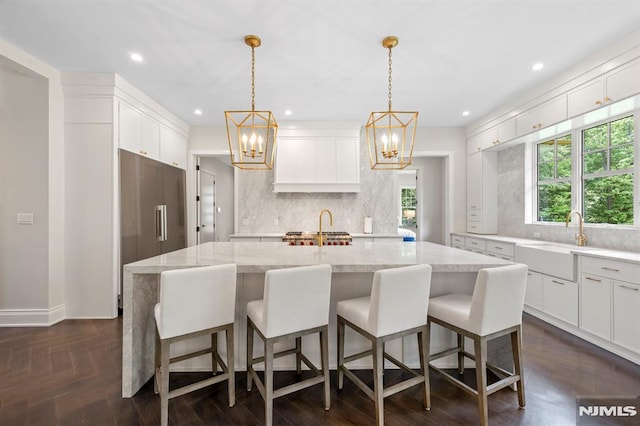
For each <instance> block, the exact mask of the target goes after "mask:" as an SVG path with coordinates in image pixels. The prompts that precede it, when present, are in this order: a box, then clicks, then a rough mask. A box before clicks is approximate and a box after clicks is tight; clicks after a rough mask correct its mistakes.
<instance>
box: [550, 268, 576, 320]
mask: <svg viewBox="0 0 640 426" xmlns="http://www.w3.org/2000/svg"><path fill="white" fill-rule="evenodd" d="M542 284H543V285H542V293H543V306H544V312H546V313H547V314H549V315H552V316H554V317H556V318H559V319H561V320H563V321H565V322H567V323H569V324H571V325H574V326H576V327H577V326H578V284H577V283H575V282H573V281H567V280H562V279H560V278H556V277H552V276H549V275H544V276H543V278H542Z"/></svg>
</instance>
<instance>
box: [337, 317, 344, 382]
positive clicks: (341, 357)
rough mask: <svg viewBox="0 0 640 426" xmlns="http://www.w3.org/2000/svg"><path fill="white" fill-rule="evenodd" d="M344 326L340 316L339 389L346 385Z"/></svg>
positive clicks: (338, 342)
mask: <svg viewBox="0 0 640 426" xmlns="http://www.w3.org/2000/svg"><path fill="white" fill-rule="evenodd" d="M344 327H345V324H344V321H342V320H341V319H340V317H338V327H337V328H338V341H337V344H338V371H337V373H338V389H342V386H343V385H344V371H342V366H343V365H344Z"/></svg>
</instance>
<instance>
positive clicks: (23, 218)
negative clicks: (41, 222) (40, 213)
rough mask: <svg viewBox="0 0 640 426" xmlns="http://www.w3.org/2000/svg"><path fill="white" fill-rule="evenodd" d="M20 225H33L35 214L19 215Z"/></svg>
mask: <svg viewBox="0 0 640 426" xmlns="http://www.w3.org/2000/svg"><path fill="white" fill-rule="evenodd" d="M18 225H33V213H18Z"/></svg>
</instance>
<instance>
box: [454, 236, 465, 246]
mask: <svg viewBox="0 0 640 426" xmlns="http://www.w3.org/2000/svg"><path fill="white" fill-rule="evenodd" d="M454 244H455V245H459V246H463V245H464V237H463V236H462V235H452V236H451V245H454Z"/></svg>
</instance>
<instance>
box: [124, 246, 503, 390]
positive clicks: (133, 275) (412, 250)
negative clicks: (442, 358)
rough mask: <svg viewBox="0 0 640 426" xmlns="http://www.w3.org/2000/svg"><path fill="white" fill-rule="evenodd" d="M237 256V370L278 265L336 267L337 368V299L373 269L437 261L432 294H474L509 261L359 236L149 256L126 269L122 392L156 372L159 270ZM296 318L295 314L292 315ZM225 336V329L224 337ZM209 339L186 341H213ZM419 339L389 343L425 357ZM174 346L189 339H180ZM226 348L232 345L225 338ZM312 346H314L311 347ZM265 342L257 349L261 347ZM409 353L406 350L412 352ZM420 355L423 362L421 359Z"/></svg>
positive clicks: (367, 287) (439, 345)
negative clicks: (253, 305)
mask: <svg viewBox="0 0 640 426" xmlns="http://www.w3.org/2000/svg"><path fill="white" fill-rule="evenodd" d="M225 263H235V264H236V265H237V268H238V281H237V284H238V287H237V295H236V319H235V339H234V340H235V345H236V348H235V353H236V360H235V363H236V369H238V370H244V369H245V365H246V363H245V358H246V353H245V352H246V346H245V341H246V335H245V334H246V331H245V330H246V304H247V302H248V301H251V300H255V299H260V298H262V291H263V282H264V273H265V272H266V271H268V270H270V269H279V268H288V267H294V266H302V265H315V264H324V263H326V264H329V265H331V266H332V270H333V276H332V290H331V316H330V319H331V323H330V327H331V329H332V331H331V332H330V334H329V337H330V342H329V354H330V365H331V367H332V368H335V365H336V356H335V350H336V349H335V306H336V302H337V301H339V300H344V299H349V298H352V297H359V296H363V295H367V294H369V293H370V291H371V282H372V277H373V273H374V272H375V271H377V270H379V269H386V268H394V267H400V266H406V265H415V264H425V263H426V264H430V265H431V266H432V267H433V277H432V286H431V296H438V295H441V294H445V293H450V292H459V293H471V292H472V291H473V285H474V282H475V277H476V274H477V272H478V270H479V269H481V268H489V267H496V266H500V265H505V264H509V263H510V262H508V261H504V260H501V259H497V258H493V257H488V256H484V255H480V254H475V253H471V252H468V251H463V250H459V249H455V248H451V247H447V246H442V245H438V244H432V243H427V242H407V243H404V242H400V241H376V242H362V243H357V242H356V243H354V244H353V245H351V246H327V247H317V246H312V247H309V246H302V247H301V246H288V245H286V244H283V243H276V242H274V243H269V242H265V243H255V242H217V243H205V244H201V245H198V246H193V247H188V248H185V249H182V250H177V251H174V252H171V253H167V254H164V255H160V256H156V257H152V258H149V259H145V260H141V261H138V262H135V263H131V264H128V265H126V266H125V267H124V275H123V281H124V285H123V309H124V325H123V328H124V329H123V345H122V352H123V353H122V395H123V397H131V396H133V395H134V394H135V393H136V392H137V391H138V390H139V389H140V388H141V387H142V386H143V385H144V384H145V383H146V382H147V381H148V380H149V379H150V378H151V377H152V376H153V362H154V344H155V337H154V333H155V323H154V318H153V306H154V305H155V303H157V301H158V285H159V274H160V273H161V272H162V271H166V270H169V269H178V268H193V267H198V266H207V265H219V264H225ZM291 320H292V321H295V318H292V319H291ZM222 337H223V336H219V338H222ZM307 337H310V338H311V339H309V340H305V341H304V343H303V347H304V348H305V350H306V351H309V352H311V356H310V358H311V359H312V360H313V361H314V362H315V361H317V359H318V358H317V357H316V356H315V355H316V354H314V350H317V346H318V342H317V340H318V339H317V338H315V336H307ZM355 337H356V336H355V335H350V334H348V335H347V343H348V345H351V346H347V348H346V350H347V351H351V350H357V348H362V347H364V346H363V345H364V344H365V341H364V340H358V339H356V338H355ZM207 340H208V339H206V336H205V338H204V339H201V340H199V341H194V342H191V341H190V342H187V343H185V344H184V345H189V346H192V345H199V344H202V345H206V343H207ZM413 340H415V339H411V338H408V339H405V340H399V341H398V343H397V345H389V346H388V348H387V349H388V351H389V352H391V353H393V354H395V355H396V356H397V357H399V358H400V359H404V360H405V361H406V362H407V363H409V364H410V365H411V364H414V363H416V364H417V357H415V359H414V355H413V354H416V351H415V346H416V342H414V341H413ZM454 341H455V339H454V338H453V336H452V335H451V334H450V333H448V332H445V331H444V330H442V329H438V328H437V327H434V329H433V330H432V336H431V352H432V353H435V352H437V351H440V350H442V349H445V348H446V347H448V346H451V345H453V343H454ZM175 346H176V347H175V348H172V354H173V353H179V352H181V350H184V347H185V346H179V345H175ZM220 348H221V352H223V353H224V344H221V345H220ZM307 348H309V349H307ZM259 350H260V349H259V348H256V353H258V351H259ZM405 353H406V355H405ZM190 361H191V363H189V361H187V362H186V363H183V364H182V365H178V368H181V369H182V370H199V369H203V368H206V367H208V366H210V357H202V359H195V360H190ZM278 361H281V362H280V364H276V365H275V366H276V368H279V369H287V368H290V366H291V365H293V363H291V361H290V360H289V359H288V358H281V359H279V360H278ZM414 361H415V362H414Z"/></svg>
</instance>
